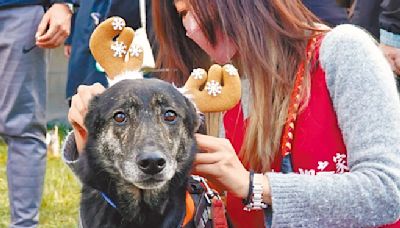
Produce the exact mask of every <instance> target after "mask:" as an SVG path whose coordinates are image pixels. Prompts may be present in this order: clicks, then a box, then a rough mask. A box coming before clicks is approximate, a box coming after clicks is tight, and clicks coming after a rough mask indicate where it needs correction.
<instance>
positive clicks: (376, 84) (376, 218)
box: [267, 25, 400, 227]
mask: <svg viewBox="0 0 400 228" xmlns="http://www.w3.org/2000/svg"><path fill="white" fill-rule="evenodd" d="M320 62H321V65H322V68H323V69H324V70H325V72H326V81H327V87H328V90H329V93H330V96H331V99H332V103H333V107H334V110H335V112H336V115H337V119H338V123H339V127H340V129H341V131H342V134H343V138H344V142H345V144H346V148H347V156H348V165H349V169H350V171H349V172H348V173H344V174H327V175H316V176H309V175H300V174H280V173H268V174H267V175H268V177H269V180H270V186H271V195H272V209H273V221H272V226H274V227H288V226H289V227H292V226H296V227H297V226H299V227H300V226H304V227H371V226H379V225H382V224H389V223H393V222H395V221H396V220H397V219H398V218H399V217H400V100H399V95H398V94H397V91H396V88H395V82H394V78H393V74H392V72H391V70H390V66H389V64H388V63H387V62H386V60H385V58H384V56H383V54H382V53H381V52H380V50H379V49H378V47H377V46H376V44H375V43H374V41H373V39H372V38H371V37H370V36H369V35H368V34H366V33H365V32H364V31H362V30H361V29H358V28H356V27H354V26H351V25H341V26H338V27H336V28H335V29H333V30H332V31H331V32H329V33H328V34H327V35H326V37H325V38H324V40H323V41H322V44H321V49H320Z"/></svg>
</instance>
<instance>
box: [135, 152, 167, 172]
mask: <svg viewBox="0 0 400 228" xmlns="http://www.w3.org/2000/svg"><path fill="white" fill-rule="evenodd" d="M137 164H138V165H139V168H140V169H141V170H142V171H143V172H144V173H146V174H149V175H154V174H157V173H159V172H161V171H162V170H163V169H164V168H165V165H166V161H165V158H164V156H163V154H162V153H160V152H145V153H141V154H140V155H139V156H138V158H137Z"/></svg>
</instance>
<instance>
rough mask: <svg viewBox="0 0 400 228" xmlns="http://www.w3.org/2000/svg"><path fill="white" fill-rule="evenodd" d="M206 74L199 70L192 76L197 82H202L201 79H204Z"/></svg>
mask: <svg viewBox="0 0 400 228" xmlns="http://www.w3.org/2000/svg"><path fill="white" fill-rule="evenodd" d="M204 74H205V72H204V70H203V69H201V68H197V69H194V70H193V71H192V73H191V74H190V76H193V78H194V79H196V80H201V79H203V76H204Z"/></svg>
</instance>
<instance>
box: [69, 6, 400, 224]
mask: <svg viewBox="0 0 400 228" xmlns="http://www.w3.org/2000/svg"><path fill="white" fill-rule="evenodd" d="M153 13H154V22H155V24H154V25H155V32H156V35H157V38H158V41H159V44H160V47H159V48H160V49H159V56H158V63H159V65H160V66H161V67H165V68H177V69H178V71H179V72H181V75H180V77H179V78H177V77H176V72H174V74H170V75H165V79H166V80H171V81H174V82H175V83H179V82H180V83H183V82H184V81H185V80H186V78H187V77H185V76H188V75H189V74H190V71H191V69H194V68H197V67H207V66H208V65H209V64H210V63H211V62H213V61H215V62H217V63H220V64H224V63H227V62H233V63H234V64H235V65H236V66H238V68H239V70H240V72H241V75H242V77H243V80H244V81H248V84H249V86H248V88H247V89H246V88H244V94H246V93H247V94H248V97H249V99H245V97H246V96H243V98H242V102H241V104H240V105H238V106H237V107H235V108H233V109H232V110H230V111H228V112H226V113H225V115H224V124H225V125H224V127H225V129H224V132H225V136H226V138H227V139H229V140H226V139H221V138H215V137H212V136H205V135H198V136H197V142H198V145H199V148H200V151H202V152H203V153H199V154H198V155H197V157H196V161H195V166H194V169H193V171H194V172H195V173H197V174H200V175H203V176H205V177H207V178H208V179H209V180H210V181H211V182H212V183H214V184H215V185H216V186H218V188H219V189H221V190H226V191H227V192H228V199H227V207H228V213H229V215H230V217H231V219H232V221H233V223H234V224H235V225H236V226H237V227H263V226H264V225H266V226H268V225H272V226H275V227H292V226H304V227H337V226H342V227H367V226H380V225H383V224H390V223H394V222H396V221H397V219H398V218H399V217H400V209H399V208H400V152H399V151H400V127H399V126H400V102H399V98H398V96H397V94H396V88H395V83H394V79H393V75H392V73H391V70H390V67H389V65H388V63H387V62H386V61H385V59H384V57H383V55H382V54H381V53H380V51H379V49H378V48H377V47H376V45H375V43H374V42H373V40H372V39H371V37H370V36H368V35H367V34H366V33H364V32H363V31H361V30H360V29H357V28H355V27H353V26H350V25H345V26H339V27H337V28H335V29H333V30H331V31H328V30H327V29H325V28H324V27H322V26H321V25H319V24H316V23H315V22H317V19H316V18H315V17H314V16H313V15H312V14H311V13H310V12H309V11H308V10H306V8H305V7H304V6H303V5H302V4H301V2H300V1H293V0H268V1H266V0H253V1H247V0H237V1H229V0H219V1H215V0H201V1H200V0H175V1H172V0H167V1H166V0H159V1H153ZM243 84H246V83H243ZM102 90H103V88H101V87H99V86H94V87H89V88H87V87H85V88H82V90H81V91H80V93H78V94H77V95H76V98H75V101H76V102H74V103H75V104H74V105H73V107H72V108H71V111H70V114H69V118H70V121H71V122H72V123H73V124H74V126H76V127H75V128H74V129H75V140H76V142H77V146H78V150H82V148H83V146H84V141H85V137H84V135H85V130H84V127H82V126H83V122H82V118H83V116H84V115H85V111H84V110H85V107H86V105H87V102H88V100H89V99H90V97H91V96H92V95H93V94H96V93H99V92H101V91H102ZM77 126H80V127H77ZM232 126H233V127H232ZM79 129H81V130H80V131H79ZM82 129H83V130H82ZM69 142H70V143H73V139H72V138H70V139H69ZM79 148H80V149H79ZM66 153H69V152H68V151H66ZM237 154H238V156H237ZM243 164H244V165H243ZM253 171H254V172H255V174H254V172H253ZM289 172H292V173H289ZM284 173H286V174H284ZM307 174H308V175H307ZM242 199H244V201H245V203H244V204H242ZM243 207H245V208H246V209H247V210H250V212H247V211H244V210H243ZM271 208H272V210H271ZM272 211H273V213H272ZM263 212H264V213H263Z"/></svg>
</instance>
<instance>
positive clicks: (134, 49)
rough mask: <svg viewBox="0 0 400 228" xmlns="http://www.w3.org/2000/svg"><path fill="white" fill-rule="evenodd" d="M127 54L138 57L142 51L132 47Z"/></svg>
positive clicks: (135, 46) (134, 46) (137, 47)
mask: <svg viewBox="0 0 400 228" xmlns="http://www.w3.org/2000/svg"><path fill="white" fill-rule="evenodd" d="M128 52H129V54H130V55H131V56H132V57H133V56H135V57H139V55H140V53H142V52H143V49H142V48H141V47H139V46H137V45H132V46H131V47H130V48H129V50H128Z"/></svg>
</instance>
